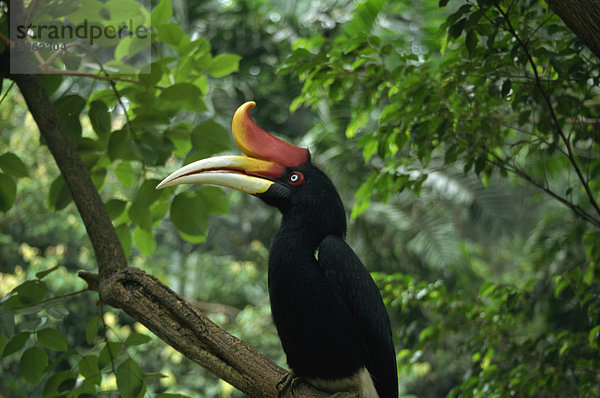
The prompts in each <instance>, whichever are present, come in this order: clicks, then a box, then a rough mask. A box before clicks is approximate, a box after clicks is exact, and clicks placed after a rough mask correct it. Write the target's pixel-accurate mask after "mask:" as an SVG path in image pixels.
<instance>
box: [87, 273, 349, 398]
mask: <svg viewBox="0 0 600 398" xmlns="http://www.w3.org/2000/svg"><path fill="white" fill-rule="evenodd" d="M80 276H81V277H82V278H83V279H85V280H86V281H87V282H88V285H89V286H90V288H91V289H94V287H95V286H96V285H97V282H96V281H97V278H98V276H97V275H95V274H90V273H83V272H82V273H80ZM110 284H111V286H112V289H111V290H110V295H109V296H107V297H105V298H104V300H105V302H107V303H108V304H110V305H113V306H115V307H118V308H121V309H123V310H124V311H125V312H126V313H128V314H129V315H131V316H132V317H133V318H134V319H136V320H138V321H140V322H141V323H142V324H143V325H144V326H146V327H147V328H148V329H150V330H151V331H152V332H153V333H154V334H156V335H157V336H158V337H160V338H161V339H162V340H164V341H165V342H166V343H167V344H169V345H171V346H172V347H174V348H175V349H177V350H178V351H179V352H181V353H182V354H183V355H185V356H186V357H188V358H190V359H191V360H192V361H194V362H196V363H197V364H199V365H201V366H202V367H204V368H206V369H208V370H209V371H211V372H212V373H214V374H215V375H216V376H218V377H220V378H222V379H223V380H226V381H227V382H228V383H230V384H232V385H234V386H236V387H237V388H238V389H239V390H241V391H243V392H244V393H246V394H248V395H250V396H253V397H277V394H278V391H277V388H276V385H277V382H278V381H279V379H280V378H281V377H282V376H283V375H285V373H286V371H285V370H284V369H282V368H280V367H279V366H277V365H276V364H275V363H273V362H272V361H270V360H269V359H268V358H266V357H265V356H264V355H262V354H261V353H259V352H257V351H255V350H254V349H253V348H251V347H250V346H248V345H247V344H246V343H244V342H243V341H242V340H239V339H237V338H235V337H234V336H232V335H230V334H229V333H227V332H226V331H224V330H223V329H221V328H220V327H219V326H217V325H216V324H214V323H213V322H212V321H211V320H210V319H208V317H207V316H206V315H205V314H203V313H202V312H200V311H198V310H197V309H196V308H194V307H193V306H192V305H191V304H190V303H188V302H187V301H185V300H184V299H183V298H182V297H181V296H179V295H177V293H175V292H174V291H172V290H171V289H169V288H168V287H167V286H165V285H164V284H162V283H161V282H160V281H158V280H157V279H156V278H154V277H153V276H151V275H148V274H146V273H144V272H143V271H142V270H140V269H137V268H126V269H124V270H121V271H119V272H118V273H117V274H115V275H114V276H113V277H112V278H111V282H110ZM294 392H295V395H294V396H301V397H314V398H317V397H326V396H328V394H326V393H323V392H320V391H318V390H315V389H313V388H311V387H310V386H308V385H306V384H300V385H298V386H297V387H296V388H295V389H294ZM291 396H292V394H291V391H286V392H285V394H282V397H291ZM348 396H352V395H348Z"/></svg>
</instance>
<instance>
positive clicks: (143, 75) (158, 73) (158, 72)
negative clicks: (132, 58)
mask: <svg viewBox="0 0 600 398" xmlns="http://www.w3.org/2000/svg"><path fill="white" fill-rule="evenodd" d="M162 75H163V68H162V65H161V64H160V63H158V62H153V63H151V64H150V65H148V66H145V67H144V68H142V70H141V71H140V73H139V74H138V79H139V81H140V83H142V84H143V85H144V86H146V87H154V86H155V85H156V84H158V82H159V81H160V79H162Z"/></svg>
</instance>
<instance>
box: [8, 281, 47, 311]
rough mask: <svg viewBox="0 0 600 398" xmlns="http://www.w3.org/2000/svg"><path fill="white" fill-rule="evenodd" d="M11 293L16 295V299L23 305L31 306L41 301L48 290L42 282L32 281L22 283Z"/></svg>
mask: <svg viewBox="0 0 600 398" xmlns="http://www.w3.org/2000/svg"><path fill="white" fill-rule="evenodd" d="M13 292H15V293H17V297H18V299H19V301H20V302H21V303H22V304H23V305H31V304H35V303H39V302H40V301H42V300H43V299H44V297H46V293H48V288H47V287H46V284H45V283H44V282H42V281H40V280H33V281H25V282H23V283H22V284H20V285H19V286H17V287H16V288H14V289H13Z"/></svg>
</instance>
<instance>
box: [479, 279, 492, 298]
mask: <svg viewBox="0 0 600 398" xmlns="http://www.w3.org/2000/svg"><path fill="white" fill-rule="evenodd" d="M494 290H496V284H495V283H493V282H485V283H483V284H482V285H481V287H480V288H479V295H480V296H481V297H486V296H489V295H490V294H491V293H492V292H493V291H494Z"/></svg>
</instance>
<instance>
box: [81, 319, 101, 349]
mask: <svg viewBox="0 0 600 398" xmlns="http://www.w3.org/2000/svg"><path fill="white" fill-rule="evenodd" d="M99 324H100V317H99V316H98V315H96V316H94V317H92V319H90V320H89V321H88V324H87V326H86V328H85V341H86V342H87V343H88V344H90V345H91V344H93V343H94V339H95V338H96V335H97V334H98V325H99Z"/></svg>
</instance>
